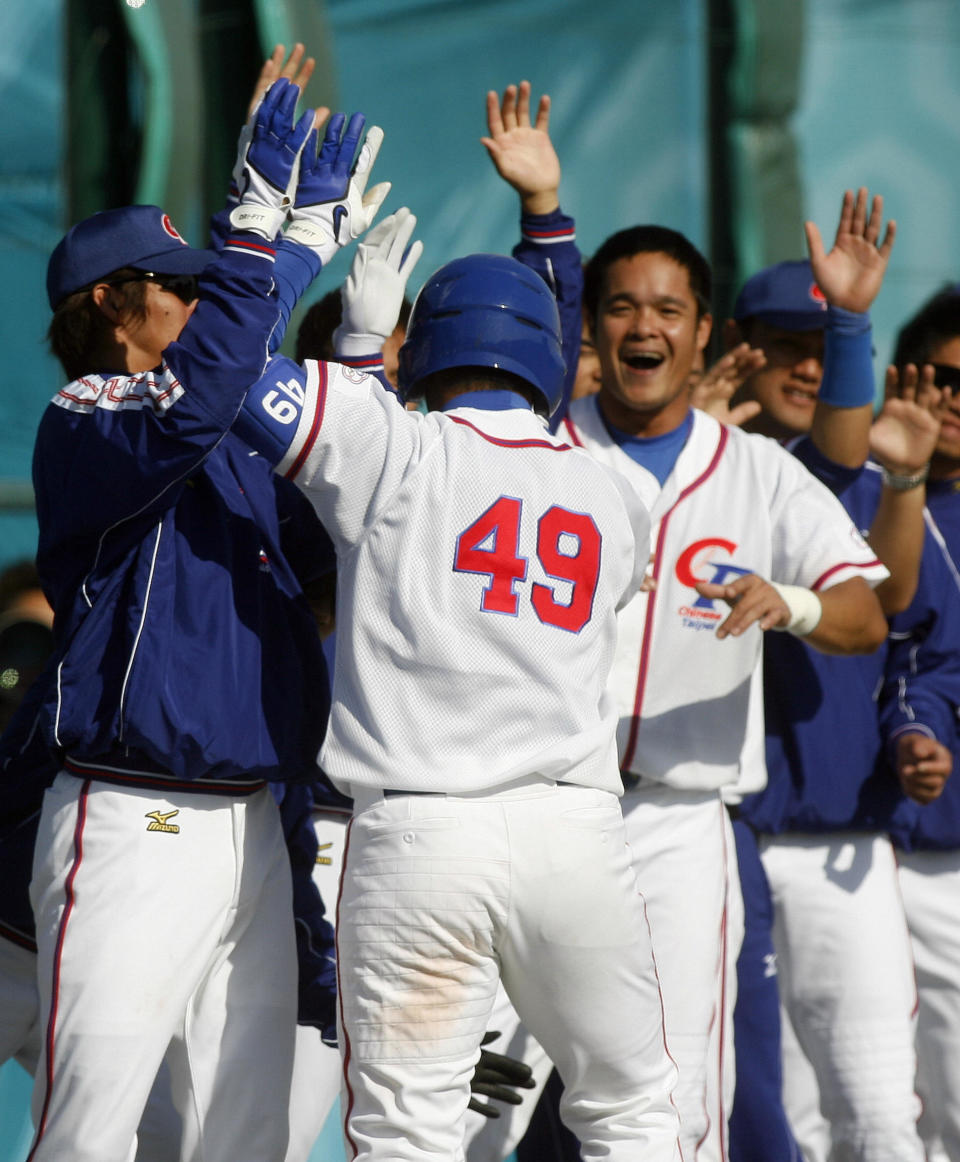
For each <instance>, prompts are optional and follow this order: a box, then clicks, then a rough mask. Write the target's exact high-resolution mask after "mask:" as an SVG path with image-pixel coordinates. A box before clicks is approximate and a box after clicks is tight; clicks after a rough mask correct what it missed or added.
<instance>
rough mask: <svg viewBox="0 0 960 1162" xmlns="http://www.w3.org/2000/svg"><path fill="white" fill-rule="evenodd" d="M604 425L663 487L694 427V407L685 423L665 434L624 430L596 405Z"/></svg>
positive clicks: (613, 437)
mask: <svg viewBox="0 0 960 1162" xmlns="http://www.w3.org/2000/svg"><path fill="white" fill-rule="evenodd" d="M597 410H598V411H599V412H600V418H601V419H602V420H603V425H604V427H605V428H606V429H607V431H608V432H609V433H610V438H611V440H613V442H614V443H615V444H617V445H618V447H620V448H621V449H622V450H623V451H624V452H625V453H626V454H627V455H628V456H629V457H630V459H631V460H635V461H636V462H637V463H638V464H639V465H641V467H643V468H646V470H647V471H648V472H652V473H653V475H654V476H656V478H657V480H658V481H659V482H660V485H661V487H662V486H663V484H664V482H665V480H666V479H667V477H668V476H669V475H670V473H671V472H672V471H673V466H674V464H676V462H677V457H678V456H679V455H680V453H681V451H683V446H684V444H686V442H687V439H688V437H689V435H690V431H691V429H692V428H693V409H692V408H691V409H690V410H688V412H687V414H686V416H684V419H683V423H681V424H680V426H679V427H677V428H674V429H673V431H672V432H664V434H663V435H662V436H631V435H630V433H629V432H621V431H620V429H619V428H615V427H614V426H613V424H611V423H609V422H608V421H607V419H606V417H605V416H604V414H603V410H602V408H600V407H599V405H598V407H597Z"/></svg>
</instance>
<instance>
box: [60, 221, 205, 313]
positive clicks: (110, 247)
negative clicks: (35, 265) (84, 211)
mask: <svg viewBox="0 0 960 1162" xmlns="http://www.w3.org/2000/svg"><path fill="white" fill-rule="evenodd" d="M216 257H217V255H216V252H215V251H213V250H194V249H193V247H191V246H188V245H187V243H186V242H185V241H184V240H183V238H181V236H180V234H179V233H178V232H177V229H176V227H175V226H174V224H173V223H172V222H171V221H170V216H169V215H168V214H165V213H164V212H163V210H161V209H160V207H159V206H121V207H120V208H119V209H117V210H102V211H101V212H100V213H99V214H92V215H91V216H90V217H89V218H84V220H83V221H82V222H78V223H77V224H76V226H74V227H73V228H72V229H70V230H68V231H67V233H66V234H65V235H64V237H63V238H62V239H61V240H60V241H59V242H58V243H57V245H56V247H55V249H54V251H53V253H52V254H51V255H50V262H49V263H48V265H47V298H48V299H49V300H50V306H51V308H53V309H54V310H56V308H57V306H58V305H59V304H60V303H62V302H63V300H64V299H65V298H66V297H67V296H68V295H72V294H73V292H74V291H78V290H80V289H81V288H83V287H85V286H89V285H90V284H91V283H93V282H96V281H97V280H98V279H101V278H105V277H106V276H107V275H108V274H112V273H113V271H115V270H120V268H121V267H124V266H132V267H134V268H135V269H137V270H149V271H152V272H154V273H155V274H199V273H200V271H201V270H203V268H204V267H205V266H208V265H209V264H210V263H211V262H213V260H214V259H215V258H216Z"/></svg>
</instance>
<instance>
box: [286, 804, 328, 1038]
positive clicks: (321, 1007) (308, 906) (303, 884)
mask: <svg viewBox="0 0 960 1162" xmlns="http://www.w3.org/2000/svg"><path fill="white" fill-rule="evenodd" d="M271 789H272V790H273V792H274V795H275V797H277V799H278V802H279V806H280V821H281V823H282V825H283V834H284V838H285V839H286V842H287V852H288V854H289V856H290V872H291V875H292V878H293V922H294V925H295V928H296V936H297V975H298V984H297V1023H298V1024H300V1025H314V1026H316V1027H317V1028H318V1029H319V1030H320V1032H321V1035H322V1037H323V1040H324V1041H325V1042H327V1044H329V1045H336V1043H337V966H336V952H335V948H334V931H333V925H332V924H331V923H330V921H329V920H328V919H327V914H326V909H325V907H324V902H323V900H322V899H321V896H320V892H319V890H318V888H317V885H316V884H315V883H314V882H313V869H314V867H315V866H316V862H317V836H316V832H315V831H314V829H313V819H312V809H313V795H312V793H311V791H310V786H309V784H290V783H284V784H282V785H278V784H271Z"/></svg>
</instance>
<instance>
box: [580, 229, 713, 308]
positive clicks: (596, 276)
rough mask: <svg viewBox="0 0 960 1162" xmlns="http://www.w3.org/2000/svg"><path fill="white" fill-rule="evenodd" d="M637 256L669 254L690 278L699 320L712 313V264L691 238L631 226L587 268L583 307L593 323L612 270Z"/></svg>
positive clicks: (612, 237)
mask: <svg viewBox="0 0 960 1162" xmlns="http://www.w3.org/2000/svg"><path fill="white" fill-rule="evenodd" d="M635 254H665V255H666V256H667V257H668V258H672V259H673V261H674V262H676V263H677V265H678V266H682V267H683V268H684V270H686V272H687V276H688V278H689V279H690V289H691V290H692V291H693V294H694V297H695V298H696V300H697V318H698V319H701V318H703V316H704V315H708V314H709V313H710V298H711V296H712V294H713V276H712V275H711V273H710V263H709V262H707V260H706V259H705V258H704V257H703V255H702V254H701V253H700V251H699V250H698V249H697V248H696V246H694V244H693V243H692V242H691V241H690V239H689V238H687V237H685V236H684V235H683V234H681V233H680V232H679V231H678V230H671V229H670V228H669V227H668V226H630V227H628V228H627V229H626V230H620V231H618V232H617V233H616V234H611V235H610V237H609V238H608V239H607V240H606V241H605V242H603V243H602V244H601V245H600V248H599V249H598V250H597V252H596V253H595V254H594V256H593V257H592V258H591V259H590V260H589V262H587V264H586V266H585V267H584V271H583V304H584V307H585V308H586V310H587V313H588V316H589V318H590V320H591V322H592V321H593V320H594V319H596V317H597V309H598V307H599V305H600V292H601V289H602V287H603V281H604V279H605V278H606V274H607V270H608V268H609V267H610V266H612V265H613V263H615V262H616V261H617V260H618V259H620V258H633V256H634V255H635Z"/></svg>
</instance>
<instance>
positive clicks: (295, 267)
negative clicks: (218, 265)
mask: <svg viewBox="0 0 960 1162" xmlns="http://www.w3.org/2000/svg"><path fill="white" fill-rule="evenodd" d="M235 205H236V198H233V200H232V202H231V203H230V204H229V205H227V206H226V207H225V208H224V209H222V210H220V211H219V212H218V213H216V214H214V215H213V217H212V218H211V220H210V246H211V248H212V249H213V250H217V251H219V250H222V249H223V244H224V241H225V240H226V238H227V236H228V235H229V233H230V209H231V207H232V206H235ZM321 266H322V263H321V262H320V259H319V258H318V257H317V255H316V254H314V252H313V251H312V250H311V249H310V248H309V247H308V246H298V245H297V243H295V242H287V241H286V240H285V239H284V238H282V237H281V238H279V239H278V240H277V244H276V263H275V265H274V270H273V278H274V284H275V290H276V296H277V308H278V311H279V318H278V320H277V325H276V327H275V328H274V331H273V334H272V335H271V337H270V354H271V355H273V354H274V352H276V351H279V350H280V344H281V343H282V342H283V339H284V336H285V335H286V333H287V327H288V326H289V324H290V316H291V315H292V314H293V308H294V307H295V306H296V305H297V303H298V302H299V301H300V299H301V298H302V297H303V294H304V292H305V291H306V290H307V288H308V287H309V286H310V284H311V283H312V282H313V280H314V279H315V278H316V277H317V275H318V274H319V273H320V270H321Z"/></svg>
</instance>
